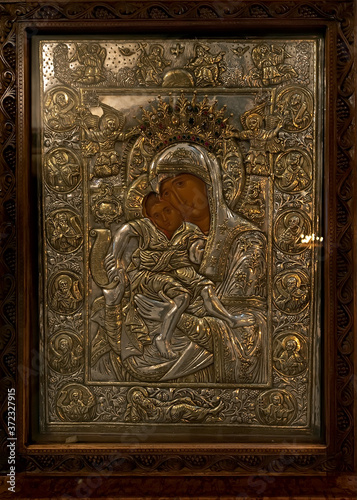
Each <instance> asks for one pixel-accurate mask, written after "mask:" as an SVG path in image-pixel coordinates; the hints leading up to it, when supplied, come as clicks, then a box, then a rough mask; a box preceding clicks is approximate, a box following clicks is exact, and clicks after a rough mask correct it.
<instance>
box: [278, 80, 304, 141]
mask: <svg viewBox="0 0 357 500" xmlns="http://www.w3.org/2000/svg"><path fill="white" fill-rule="evenodd" d="M277 109H278V115H279V117H280V119H281V121H282V122H283V127H284V130H287V131H288V132H299V131H301V130H305V129H306V128H307V127H308V126H309V125H310V123H311V121H312V114H311V110H310V103H309V102H308V99H307V97H306V96H305V95H304V94H303V93H302V91H299V90H296V91H295V90H292V91H291V92H288V93H286V94H285V95H284V96H283V97H281V98H278V100H277Z"/></svg>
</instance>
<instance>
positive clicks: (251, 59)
mask: <svg viewBox="0 0 357 500" xmlns="http://www.w3.org/2000/svg"><path fill="white" fill-rule="evenodd" d="M38 49H39V50H38V54H39V62H40V64H39V67H40V73H39V75H38V76H39V79H40V90H39V93H38V96H37V97H38V102H39V106H40V109H41V113H40V114H41V119H40V124H39V128H40V130H41V135H40V141H41V142H40V145H39V146H40V150H41V165H42V169H41V174H40V175H41V180H42V183H41V186H42V193H41V217H42V219H41V227H42V231H43V234H42V243H41V244H42V248H41V259H40V270H41V276H43V282H44V287H43V289H42V288H41V291H40V293H41V297H40V302H41V318H43V321H42V324H41V335H42V341H43V342H42V343H43V346H44V347H43V351H42V363H43V367H44V374H45V376H44V377H43V379H42V381H41V383H42V388H43V394H44V396H45V397H44V408H43V410H41V411H42V413H41V426H42V429H44V430H51V431H54V432H58V433H61V432H62V431H63V432H68V431H71V432H72V429H78V430H76V431H73V432H76V433H78V432H80V431H81V430H83V429H85V432H87V433H93V434H98V432H102V431H103V432H105V433H110V432H114V431H113V429H116V430H115V433H117V434H118V433H119V434H120V429H122V428H123V429H124V428H125V429H129V432H134V431H135V429H144V428H146V429H147V428H148V427H147V426H148V424H150V425H151V424H155V425H156V429H158V431H157V432H158V435H159V434H160V429H166V431H165V432H167V428H174V429H175V433H176V434H175V436H177V439H179V437H180V436H181V437H183V438H184V439H186V438H185V436H186V437H187V436H188V435H190V433H191V435H194V434H195V432H196V431H197V432H198V433H200V432H201V433H203V432H205V431H204V430H203V429H205V428H206V427H209V426H210V425H212V426H213V427H212V428H217V427H219V428H222V429H226V431H224V432H228V431H227V429H232V432H234V435H235V436H236V438H235V439H239V436H240V434H242V433H245V432H247V427H248V428H249V432H250V433H252V435H254V433H256V435H259V434H261V433H263V434H269V433H270V434H273V435H274V436H277V437H279V435H280V433H284V435H286V432H287V428H288V432H289V435H290V434H291V435H292V436H299V435H300V434H299V433H301V434H302V433H304V432H306V431H307V430H309V429H310V428H312V427H314V428H316V427H318V422H317V420H316V418H317V417H316V415H318V413H319V411H318V404H319V403H318V401H319V381H318V378H317V375H316V374H317V373H318V370H319V359H320V352H319V338H320V314H319V302H318V299H317V297H318V292H319V283H320V281H319V280H320V275H319V262H318V255H319V254H318V252H319V247H320V246H321V244H322V241H323V239H322V235H321V227H320V223H319V221H320V219H321V215H322V214H321V211H320V201H321V192H320V185H321V179H322V162H321V143H320V141H318V137H320V136H321V123H322V120H321V113H322V111H321V110H322V100H321V89H322V86H321V79H320V78H321V67H320V59H319V57H320V52H321V41H320V40H319V39H318V38H306V39H303V40H302V39H297V38H294V37H286V38H285V39H281V38H279V39H278V38H274V37H272V38H269V39H248V38H246V39H241V40H240V39H226V38H225V39H223V38H222V39H214V38H205V39H195V40H193V39H185V38H182V37H181V38H180V39H175V38H165V39H162V38H160V37H156V38H154V37H150V38H148V39H144V40H142V39H138V38H135V37H130V38H124V37H122V38H115V39H114V38H113V37H112V38H111V39H109V38H108V39H104V38H102V39H100V38H97V37H96V38H91V37H87V38H75V37H74V38H73V39H69V40H67V39H66V40H63V39H55V38H54V39H50V38H48V39H47V40H41V41H40V42H39V43H38ZM34 71H35V70H34ZM113 426H114V427H113ZM145 426H146V427H145ZM220 426H221V427H220ZM192 429H195V431H193V430H192ZM135 432H139V434H140V432H141V431H140V430H139V431H135ZM222 432H223V430H222ZM229 432H231V431H229ZM119 434H118V435H119ZM150 439H155V437H153V436H151V437H150ZM175 439H176V437H175ZM191 439H192V438H191Z"/></svg>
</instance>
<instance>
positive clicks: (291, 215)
mask: <svg viewBox="0 0 357 500" xmlns="http://www.w3.org/2000/svg"><path fill="white" fill-rule="evenodd" d="M293 217H298V219H299V221H300V224H299V226H300V225H301V227H303V225H304V221H303V220H301V216H300V214H299V213H298V212H289V213H288V214H286V215H285V217H284V226H285V227H287V226H288V224H289V222H290V219H292V218H293ZM301 222H302V224H301Z"/></svg>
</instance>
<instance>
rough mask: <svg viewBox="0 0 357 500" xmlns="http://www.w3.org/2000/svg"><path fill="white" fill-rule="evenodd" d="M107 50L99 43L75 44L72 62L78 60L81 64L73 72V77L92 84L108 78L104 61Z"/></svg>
mask: <svg viewBox="0 0 357 500" xmlns="http://www.w3.org/2000/svg"><path fill="white" fill-rule="evenodd" d="M106 56H107V51H106V49H105V48H104V47H102V46H101V45H100V44H99V43H81V44H78V43H76V44H75V53H74V54H73V56H72V57H71V59H70V61H69V62H70V63H73V62H74V61H78V63H79V65H78V66H77V68H75V69H74V70H73V71H72V73H71V78H72V79H73V80H74V81H75V82H78V83H84V84H86V85H92V84H96V83H99V82H103V81H104V80H106V76H105V71H104V62H105V58H106Z"/></svg>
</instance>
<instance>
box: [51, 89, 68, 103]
mask: <svg viewBox="0 0 357 500" xmlns="http://www.w3.org/2000/svg"><path fill="white" fill-rule="evenodd" d="M61 94H62V95H64V98H65V101H66V104H67V103H68V101H69V97H68V94H67V93H66V92H65V91H64V90H58V91H57V92H55V93H54V95H53V100H54V102H56V103H57V99H58V97H59V96H60V95H61Z"/></svg>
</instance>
